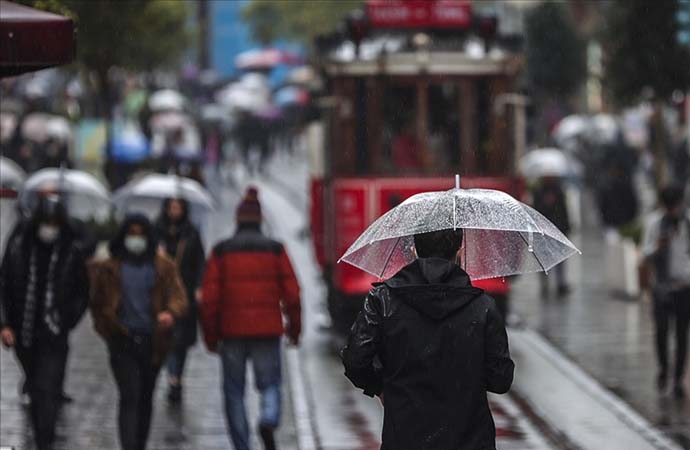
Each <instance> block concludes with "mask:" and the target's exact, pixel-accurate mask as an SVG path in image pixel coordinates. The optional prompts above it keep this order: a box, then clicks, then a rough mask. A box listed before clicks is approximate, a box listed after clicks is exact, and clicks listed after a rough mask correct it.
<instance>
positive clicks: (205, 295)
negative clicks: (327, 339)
mask: <svg viewBox="0 0 690 450" xmlns="http://www.w3.org/2000/svg"><path fill="white" fill-rule="evenodd" d="M199 309H200V313H201V314H200V317H201V324H202V328H203V331H204V340H205V342H206V346H207V347H208V349H209V350H210V351H212V352H217V353H218V354H219V355H220V357H221V361H222V365H223V378H224V380H223V390H224V395H225V413H226V418H227V421H228V428H229V431H230V437H231V439H232V442H233V445H234V447H235V449H237V450H249V448H250V444H249V425H248V422H247V417H246V411H245V407H244V385H245V370H246V361H247V359H250V360H251V361H252V365H253V368H254V374H255V377H256V385H257V388H258V390H259V391H260V394H261V417H260V419H259V435H260V436H261V438H262V440H263V441H264V446H265V448H266V449H267V450H271V449H275V442H274V438H273V434H274V431H275V429H276V428H277V427H278V423H279V421H280V412H281V394H280V388H281V355H280V340H281V336H282V335H283V334H287V336H288V338H289V340H290V342H291V343H292V344H293V345H297V344H298V343H299V337H300V333H301V307H300V295H299V285H298V283H297V279H296V278H295V274H294V272H293V270H292V265H291V264H290V259H289V258H288V255H287V253H286V252H285V248H284V247H283V245H282V244H281V243H280V242H277V241H274V240H272V239H269V238H267V237H266V236H264V235H263V234H262V233H261V205H260V203H259V199H258V192H257V190H256V188H253V187H250V188H249V189H248V190H247V193H246V194H245V196H244V198H243V200H242V202H241V203H240V205H239V207H238V208H237V232H236V233H235V235H234V236H233V237H232V238H230V239H227V240H225V241H222V242H220V243H218V244H217V245H216V246H215V247H214V249H213V252H212V254H211V256H210V258H209V260H208V262H207V265H206V273H205V275H204V280H203V284H202V295H201V302H200V305H199ZM283 313H285V315H286V316H287V321H286V323H285V324H284V320H283Z"/></svg>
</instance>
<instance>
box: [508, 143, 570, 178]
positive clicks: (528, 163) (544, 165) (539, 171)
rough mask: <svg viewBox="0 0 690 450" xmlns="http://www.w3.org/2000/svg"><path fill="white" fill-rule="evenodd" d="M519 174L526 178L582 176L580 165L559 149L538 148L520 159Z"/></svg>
mask: <svg viewBox="0 0 690 450" xmlns="http://www.w3.org/2000/svg"><path fill="white" fill-rule="evenodd" d="M520 173H522V175H523V176H525V177H527V178H539V177H548V176H552V177H574V176H580V175H581V174H582V164H580V163H579V162H578V161H575V160H573V159H572V158H569V157H568V156H567V155H566V154H565V153H564V152H563V151H561V150H560V149H557V148H539V149H536V150H532V151H531V152H529V153H527V154H526V155H525V156H523V157H522V158H521V159H520Z"/></svg>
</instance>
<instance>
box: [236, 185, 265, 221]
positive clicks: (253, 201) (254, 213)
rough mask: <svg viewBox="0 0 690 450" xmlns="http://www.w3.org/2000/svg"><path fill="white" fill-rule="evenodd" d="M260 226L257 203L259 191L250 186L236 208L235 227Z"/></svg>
mask: <svg viewBox="0 0 690 450" xmlns="http://www.w3.org/2000/svg"><path fill="white" fill-rule="evenodd" d="M250 224H254V225H260V224H261V204H260V203H259V191H258V190H257V189H256V188H255V187H254V186H250V187H249V188H248V189H247V192H246V193H245V194H244V198H243V199H242V201H241V202H240V206H238V207H237V225H250Z"/></svg>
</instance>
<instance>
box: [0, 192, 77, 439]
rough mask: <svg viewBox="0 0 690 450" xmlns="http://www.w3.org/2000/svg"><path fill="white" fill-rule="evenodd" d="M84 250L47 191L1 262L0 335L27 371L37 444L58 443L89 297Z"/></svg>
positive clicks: (63, 211) (64, 215)
mask: <svg viewBox="0 0 690 450" xmlns="http://www.w3.org/2000/svg"><path fill="white" fill-rule="evenodd" d="M88 293H89V280H88V276H87V271H86V264H85V258H84V256H83V254H82V252H81V250H80V247H79V245H78V243H77V237H76V235H75V233H74V231H73V230H72V229H71V227H70V226H69V222H68V220H67V213H66V212H65V208H64V206H63V205H62V204H61V203H60V202H59V201H58V199H57V197H55V196H47V197H43V198H41V199H40V201H39V202H38V206H37V207H36V209H35V211H34V214H33V215H32V217H31V219H30V220H29V221H28V222H27V223H26V224H24V225H23V226H20V227H19V228H18V229H17V230H15V232H14V233H13V236H12V238H11V240H10V242H9V244H8V248H7V250H6V253H5V256H4V259H3V263H2V268H1V269H0V329H1V331H0V337H1V339H2V344H3V345H4V346H6V347H12V348H14V349H15V351H16V354H17V358H18V359H19V362H20V364H21V366H22V368H23V370H24V374H25V376H26V388H27V391H28V394H29V398H30V417H31V423H32V426H33V429H34V437H35V440H36V446H37V448H38V450H47V449H52V448H53V443H54V441H55V424H56V421H57V416H58V411H59V407H60V403H61V398H60V397H61V394H62V383H63V379H64V374H65V367H66V363H67V354H68V349H69V333H70V332H71V330H72V329H74V327H75V326H76V325H77V324H78V323H79V321H80V319H81V318H82V316H83V314H84V312H85V311H86V307H87V304H88Z"/></svg>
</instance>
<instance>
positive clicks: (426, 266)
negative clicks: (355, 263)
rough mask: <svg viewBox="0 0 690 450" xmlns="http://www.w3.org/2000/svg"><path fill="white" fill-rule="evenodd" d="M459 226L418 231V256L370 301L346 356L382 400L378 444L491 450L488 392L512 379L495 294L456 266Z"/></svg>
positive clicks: (414, 449) (398, 449)
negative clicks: (488, 291) (488, 294)
mask: <svg viewBox="0 0 690 450" xmlns="http://www.w3.org/2000/svg"><path fill="white" fill-rule="evenodd" d="M462 236H463V233H462V230H455V231H453V230H443V231H436V232H431V233H424V234H418V235H415V236H414V243H415V250H416V252H417V256H418V259H417V260H415V261H414V262H412V263H411V264H409V265H408V266H406V267H404V268H403V269H401V270H400V271H399V272H398V273H397V274H396V275H394V276H393V277H392V278H390V279H389V280H387V281H385V282H383V283H378V284H376V285H375V286H374V288H373V289H372V290H371V291H370V292H369V294H368V296H367V297H366V299H365V302H364V307H363V310H362V311H361V312H360V313H359V316H358V317H357V319H356V321H355V323H354V325H353V326H352V329H351V331H350V334H349V336H348V341H347V345H346V346H345V348H344V349H343V350H342V353H341V356H342V359H343V364H344V366H345V375H346V376H347V377H348V378H349V379H350V381H351V382H352V383H353V384H354V385H355V386H357V387H358V388H360V389H363V391H364V394H365V395H368V396H371V397H373V396H378V397H380V399H381V401H382V403H383V405H384V422H383V437H382V441H383V444H382V447H381V448H382V449H395V450H419V449H432V448H433V449H453V450H494V449H495V448H496V443H495V440H496V429H495V426H494V421H493V418H492V416H491V411H490V410H489V404H488V400H487V392H494V393H497V394H503V393H506V392H507V391H508V390H509V388H510V386H511V384H512V381H513V370H514V364H513V361H512V360H511V359H510V352H509V349H508V338H507V334H506V330H505V326H504V323H503V319H502V318H501V315H500V313H499V311H498V309H497V308H496V305H495V303H494V300H493V299H492V298H491V297H489V296H487V295H486V294H484V292H483V291H482V290H481V289H478V288H475V287H473V286H472V284H471V282H470V278H469V276H468V275H467V273H466V272H465V271H464V270H462V269H461V268H460V266H459V265H458V264H457V263H456V260H457V258H458V251H459V249H460V247H461V244H462Z"/></svg>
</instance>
